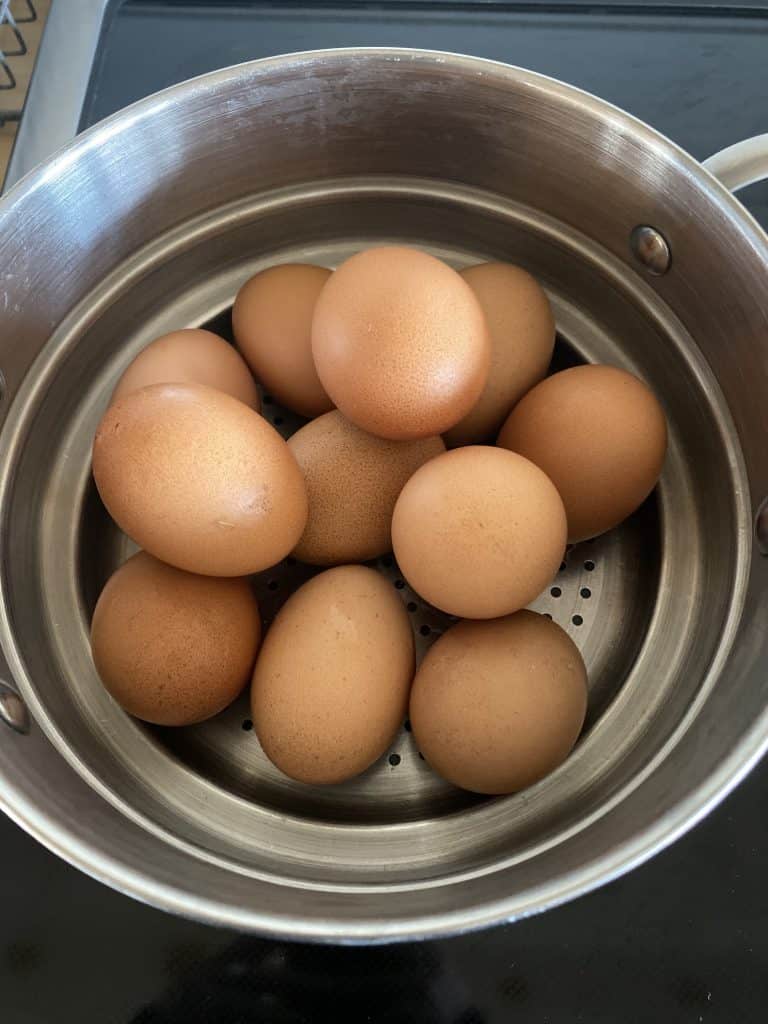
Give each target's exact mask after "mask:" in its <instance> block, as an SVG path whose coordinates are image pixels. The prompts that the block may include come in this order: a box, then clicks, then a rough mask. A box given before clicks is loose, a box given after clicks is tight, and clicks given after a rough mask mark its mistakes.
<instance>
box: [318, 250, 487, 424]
mask: <svg viewBox="0 0 768 1024" xmlns="http://www.w3.org/2000/svg"><path fill="white" fill-rule="evenodd" d="M312 351H313V353H314V357H315V365H316V367H317V372H318V375H319V376H320V380H321V381H322V382H323V385H324V387H325V390H326V391H327V392H328V394H329V395H330V396H331V399H332V400H333V402H334V404H335V405H336V406H337V408H338V409H339V410H340V411H341V412H342V413H343V414H344V415H345V416H346V417H347V419H348V420H351V421H352V422H353V423H355V424H356V425H357V426H358V427H360V428H361V429H363V430H367V431H368V432H369V433H371V434H376V435H377V436H379V437H386V438H390V439H392V440H395V441H403V440H412V439H414V438H418V437H432V436H434V435H435V434H441V433H443V432H444V431H446V430H448V428H449V427H452V426H453V424H454V423H457V422H458V421H459V420H460V419H461V418H462V417H463V416H465V415H466V414H467V413H468V412H469V410H470V409H471V408H472V407H473V406H474V404H475V402H476V401H477V400H478V398H479V397H480V393H481V392H482V390H483V387H484V385H485V381H486V377H487V375H488V365H489V361H490V341H489V337H488V330H487V327H486V324H485V317H484V316H483V312H482V310H481V309H480V305H479V303H478V301H477V299H476V298H475V296H474V294H473V292H472V289H471V288H470V287H469V285H467V283H466V282H465V281H464V280H463V279H462V278H461V276H460V275H459V274H457V273H456V271H455V270H452V269H451V268H450V267H449V266H447V265H446V264H445V263H443V262H442V261H441V260H438V259H435V257H434V256H429V255H427V253H423V252H419V251H418V250H416V249H408V248H406V247H404V246H385V247H382V248H376V249H369V250H367V251H366V252H361V253H358V254H357V255H356V256H353V257H352V258H351V259H349V260H347V261H346V263H343V264H342V265H341V266H340V267H339V269H338V270H337V271H336V273H335V274H334V275H333V277H331V278H330V279H329V281H328V283H327V284H326V285H325V287H324V288H323V290H322V292H321V294H320V297H319V299H318V301H317V306H316V307H315V316H314V320H313V323H312Z"/></svg>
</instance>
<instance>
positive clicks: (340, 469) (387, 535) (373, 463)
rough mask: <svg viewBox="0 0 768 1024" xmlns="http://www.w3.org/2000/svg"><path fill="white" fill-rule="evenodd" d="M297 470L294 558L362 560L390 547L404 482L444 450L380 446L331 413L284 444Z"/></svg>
mask: <svg viewBox="0 0 768 1024" xmlns="http://www.w3.org/2000/svg"><path fill="white" fill-rule="evenodd" d="M288 447H289V448H290V449H291V451H292V452H293V455H294V457H295V459H296V461H297V462H298V464H299V466H300V467H301V471H302V472H303V474H304V481H305V483H306V485H307V494H308V496H309V518H308V519H307V525H306V527H305V529H304V533H303V535H302V537H301V540H300V541H299V543H298V545H297V546H296V549H295V551H294V552H293V553H294V555H295V556H296V557H297V558H299V559H301V560H302V561H303V562H310V563H313V564H315V565H334V564H338V563H340V562H365V561H367V560H368V559H370V558H376V557H377V556H378V555H383V554H384V553H385V552H386V551H389V550H390V548H391V546H392V541H391V527H392V512H393V510H394V507H395V502H396V501H397V497H398V495H399V494H400V491H401V490H402V489H403V486H404V485H405V483H406V481H407V480H408V478H409V477H410V476H411V475H412V474H413V473H414V472H415V471H416V470H417V469H418V468H419V466H422V465H423V464H424V463H425V462H427V461H428V460H429V459H432V458H434V457H435V456H436V455H439V454H440V453H441V452H444V451H445V445H444V444H443V442H442V440H441V439H440V438H439V437H427V438H422V439H420V440H416V441H387V440H385V439H384V438H381V437H374V435H373V434H368V433H366V432H365V431H364V430H360V428H359V427H356V426H355V425H354V424H353V423H350V422H349V420H347V419H345V418H344V417H343V416H342V415H341V413H340V412H338V411H337V410H334V411H333V412H328V413H326V414H325V415H324V416H318V417H317V419H315V420H312V422H311V423H308V424H307V425H306V426H305V427H302V428H301V430H299V431H297V433H295V434H294V435H293V437H292V438H291V439H290V440H289V442H288Z"/></svg>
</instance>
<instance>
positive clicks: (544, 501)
mask: <svg viewBox="0 0 768 1024" xmlns="http://www.w3.org/2000/svg"><path fill="white" fill-rule="evenodd" d="M500 455H501V457H499V456H500ZM565 534H566V523H565V511H564V509H563V503H562V501H561V500H560V496H559V494H558V493H557V491H556V490H555V487H554V485H553V484H552V482H551V481H550V480H549V479H548V477H546V476H545V475H544V473H542V471H541V470H540V469H539V468H538V467H537V466H534V464H533V463H532V462H529V461H528V459H524V458H522V456H519V455H517V456H516V455H515V454H514V453H513V452H507V451H504V450H503V449H501V448H491V447H484V446H481V445H471V446H469V447H467V448H456V449H454V450H453V451H450V452H446V453H445V455H438V457H437V458H435V459H432V460H431V461H430V462H427V463H425V465H423V466H422V467H421V469H418V470H416V472H415V473H414V474H413V476H412V477H411V478H410V480H409V481H408V483H407V484H406V485H405V487H404V488H403V490H402V492H401V494H400V497H399V498H398V499H397V504H396V505H395V511H394V514H393V516H392V545H393V548H394V552H395V557H396V558H397V561H398V564H399V566H400V569H401V571H402V573H403V575H404V576H405V578H406V579H407V580H408V582H409V583H410V584H411V586H412V587H413V589H414V590H416V591H417V592H418V593H419V594H421V596H422V597H424V598H426V600H427V601H429V602H430V603H431V604H433V605H435V606H436V607H437V608H441V609H442V610H443V611H445V612H449V613H450V614H452V615H459V616H461V617H462V618H468V619H488V618H495V617H496V616H498V615H509V614H510V613H511V612H515V611H517V610H518V609H519V608H522V607H523V606H524V605H526V604H528V603H529V602H530V601H532V600H533V599H534V598H535V597H536V596H537V595H538V594H540V593H541V591H542V590H543V589H544V587H545V586H547V584H548V583H549V582H550V580H551V579H552V577H553V576H554V575H555V573H556V572H557V570H558V568H559V566H560V562H561V561H562V557H563V553H564V551H565Z"/></svg>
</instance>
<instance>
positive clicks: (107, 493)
mask: <svg viewBox="0 0 768 1024" xmlns="http://www.w3.org/2000/svg"><path fill="white" fill-rule="evenodd" d="M93 476H94V479H95V481H96V486H97V487H98V490H99V494H100V495H101V498H102V501H103V502H104V504H105V505H106V507H107V511H108V512H109V513H110V515H111V516H112V518H113V519H114V520H115V522H116V523H117V525H118V526H119V527H120V528H121V529H122V530H123V531H124V532H125V533H127V534H128V536H129V537H131V538H132V539H133V540H134V541H136V543H137V544H138V545H139V546H140V547H142V548H144V549H145V550H147V551H149V552H150V553H151V554H153V555H155V556H156V557H157V558H160V559H162V560H163V561H164V562H168V563H169V564H170V565H175V566H177V567H178V568H179V569H187V570H188V571H189V572H199V573H202V574H204V575H206V576H244V575H247V574H248V573H252V572H259V571H260V570H261V569H266V568H268V567H269V566H271V565H275V563H276V562H279V561H280V559H281V558H284V557H285V556H286V555H287V554H289V552H290V551H292V550H293V548H294V547H295V546H296V542H297V541H298V539H299V537H301V534H302V533H303V531H304V527H305V525H306V521H307V491H306V487H305V486H304V478H303V476H302V474H301V470H300V469H299V467H298V465H297V464H296V460H295V459H294V457H293V456H292V455H291V452H290V450H289V448H288V445H287V444H286V443H285V441H283V439H282V438H281V437H280V435H279V434H278V433H277V431H276V430H275V429H274V428H273V427H271V426H270V425H269V424H268V423H267V421H266V420H265V419H263V418H262V417H261V416H260V415H259V414H258V413H256V412H254V411H253V410H252V409H249V408H248V407H247V406H246V405H244V404H243V403H242V402H238V401H237V400H236V399H234V398H232V397H231V396H230V395H225V394H224V393H223V392H222V391H214V390H213V388H208V387H204V386H203V385H201V384H154V385H152V386H150V387H147V388H142V389H141V390H140V391H133V392H131V394H129V395H126V396H125V397H124V398H121V399H120V400H119V401H117V402H113V403H112V405H111V406H110V407H109V409H108V410H107V412H106V413H105V415H104V417H103V419H102V421H101V423H100V424H99V427H98V429H97V431H96V438H95V440H94V443H93Z"/></svg>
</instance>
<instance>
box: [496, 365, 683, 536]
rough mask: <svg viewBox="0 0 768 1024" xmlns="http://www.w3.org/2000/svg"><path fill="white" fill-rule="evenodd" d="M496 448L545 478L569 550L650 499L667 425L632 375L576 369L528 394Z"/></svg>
mask: <svg viewBox="0 0 768 1024" xmlns="http://www.w3.org/2000/svg"><path fill="white" fill-rule="evenodd" d="M498 444H499V445H501V446H502V447H504V448H509V449H511V450H512V451H516V452H519V453H520V454H521V455H524V456H525V457H526V458H528V459H530V460H531V461H532V462H535V463H536V465H537V466H540V467H541V468H542V469H543V470H544V472H545V473H546V474H547V476H549V478H550V479H551V480H552V482H553V483H554V485H555V487H557V489H558V491H559V492H560V496H561V498H562V499H563V504H564V505H565V511H566V515H567V517H568V539H569V540H570V541H571V542H572V543H575V542H576V541H580V540H585V539H586V538H587V537H595V536H597V534H599V533H603V532H604V531H605V530H610V529H611V528H612V527H614V526H617V525H618V524H619V523H620V522H622V520H624V519H626V518H627V516H628V515H630V513H632V512H634V511H635V509H636V508H637V507H638V506H639V505H640V504H642V502H643V501H644V500H645V499H646V498H647V497H648V495H649V494H650V493H651V491H652V490H653V488H654V486H655V485H656V481H657V480H658V478H659V474H660V473H661V468H662V466H663V464H664V456H665V454H666V451H667V424H666V420H665V418H664V413H663V411H662V408H661V406H660V405H659V403H658V401H657V400H656V398H655V396H654V395H653V393H652V392H651V391H650V390H649V389H648V388H647V387H646V385H645V384H643V382H642V381H640V380H638V379H637V377H634V376H633V375H632V374H631V373H627V372H626V371H625V370H619V369H616V367H613V366H575V367H573V368H572V369H570V370H563V371H562V372H561V373H555V374H553V375H552V376H551V377H547V379H546V380H543V381H542V382H541V384H537V385H536V387H535V388H534V389H533V390H532V391H529V392H528V394H527V395H526V396H525V398H523V399H522V400H521V401H520V402H519V403H518V404H517V405H516V406H515V408H514V409H513V410H512V412H511V413H510V416H509V418H508V419H507V421H506V423H505V424H504V426H503V427H502V430H501V433H500V434H499V439H498Z"/></svg>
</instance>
